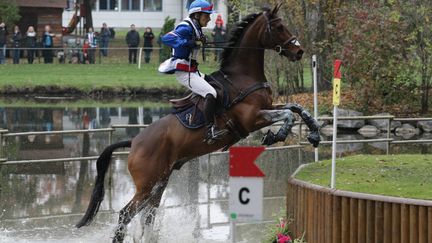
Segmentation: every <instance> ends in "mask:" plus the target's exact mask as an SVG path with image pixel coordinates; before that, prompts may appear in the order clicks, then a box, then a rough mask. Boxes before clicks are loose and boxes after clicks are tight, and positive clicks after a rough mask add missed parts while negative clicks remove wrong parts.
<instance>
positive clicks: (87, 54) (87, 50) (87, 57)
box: [82, 39, 94, 64]
mask: <svg viewBox="0 0 432 243" xmlns="http://www.w3.org/2000/svg"><path fill="white" fill-rule="evenodd" d="M91 49H92V48H91V45H90V43H89V40H88V39H85V40H84V44H83V47H82V53H83V60H82V63H84V64H88V63H92V62H91V61H90V55H91V54H90V50H91ZM93 50H94V49H93ZM93 59H94V53H93ZM93 63H94V60H93Z"/></svg>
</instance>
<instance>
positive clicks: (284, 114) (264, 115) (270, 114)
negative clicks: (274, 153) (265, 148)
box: [259, 109, 295, 145]
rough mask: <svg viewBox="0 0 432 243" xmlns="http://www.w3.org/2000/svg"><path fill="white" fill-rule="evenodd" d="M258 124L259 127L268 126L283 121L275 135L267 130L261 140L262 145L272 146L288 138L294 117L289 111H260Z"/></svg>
mask: <svg viewBox="0 0 432 243" xmlns="http://www.w3.org/2000/svg"><path fill="white" fill-rule="evenodd" d="M260 117H261V119H260V124H259V126H261V127H264V126H269V125H271V124H273V123H275V122H278V121H284V123H283V125H282V126H281V128H280V129H279V131H278V132H277V133H276V134H275V133H273V132H272V131H271V130H268V131H267V133H266V135H264V137H263V138H262V140H261V143H262V144H263V145H272V144H275V143H277V142H282V141H285V139H286V138H287V137H288V134H289V132H290V131H291V127H292V126H293V125H294V121H295V117H294V114H293V113H292V111H291V110H289V109H283V110H261V111H260Z"/></svg>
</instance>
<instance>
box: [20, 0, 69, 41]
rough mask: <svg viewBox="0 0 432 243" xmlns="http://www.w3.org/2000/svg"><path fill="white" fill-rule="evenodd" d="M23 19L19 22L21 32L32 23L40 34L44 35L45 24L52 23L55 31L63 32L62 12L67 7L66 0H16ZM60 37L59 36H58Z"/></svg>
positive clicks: (57, 32) (59, 33)
mask: <svg viewBox="0 0 432 243" xmlns="http://www.w3.org/2000/svg"><path fill="white" fill-rule="evenodd" d="M16 3H17V5H18V6H19V14H20V15H21V19H20V21H19V22H18V26H19V27H20V30H21V32H23V33H24V32H26V31H27V28H28V27H29V26H30V25H31V26H33V27H34V28H35V31H36V32H37V34H38V36H39V37H40V36H42V34H43V32H44V27H45V25H51V29H52V32H53V33H56V34H58V35H59V36H58V37H60V36H61V33H62V14H63V11H64V9H65V8H66V1H65V0H38V1H34V0H16ZM56 39H58V38H56Z"/></svg>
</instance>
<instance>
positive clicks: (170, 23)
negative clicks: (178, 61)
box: [158, 16, 176, 62]
mask: <svg viewBox="0 0 432 243" xmlns="http://www.w3.org/2000/svg"><path fill="white" fill-rule="evenodd" d="M175 21H176V19H172V18H170V17H169V16H167V17H166V18H165V22H164V25H163V26H162V29H161V33H160V35H159V39H158V43H160V45H161V47H162V49H161V50H160V55H159V62H163V61H165V60H166V59H168V58H170V56H171V48H170V47H169V46H166V45H164V44H162V41H161V39H160V38H161V37H162V36H163V35H164V34H166V33H168V32H170V31H171V30H173V29H174V27H175Z"/></svg>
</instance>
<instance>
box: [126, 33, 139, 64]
mask: <svg viewBox="0 0 432 243" xmlns="http://www.w3.org/2000/svg"><path fill="white" fill-rule="evenodd" d="M130 28H131V29H130V30H129V32H128V33H127V34H126V44H127V45H128V47H129V64H131V63H132V61H133V63H136V56H137V49H138V46H139V43H140V35H139V33H138V31H136V30H135V25H134V24H132V25H131V26H130ZM132 57H133V60H132Z"/></svg>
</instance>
